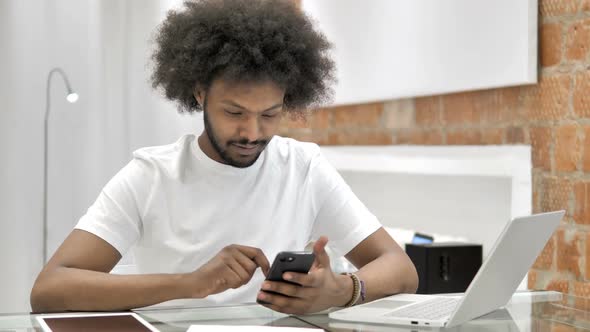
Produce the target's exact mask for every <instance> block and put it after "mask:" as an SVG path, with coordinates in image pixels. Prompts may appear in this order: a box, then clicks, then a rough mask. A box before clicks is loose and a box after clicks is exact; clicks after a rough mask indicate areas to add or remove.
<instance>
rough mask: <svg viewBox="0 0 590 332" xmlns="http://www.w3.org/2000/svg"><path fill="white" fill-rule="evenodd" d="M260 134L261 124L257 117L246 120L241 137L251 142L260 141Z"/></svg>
mask: <svg viewBox="0 0 590 332" xmlns="http://www.w3.org/2000/svg"><path fill="white" fill-rule="evenodd" d="M260 133H261V129H260V122H259V121H258V117H256V116H250V117H248V118H246V119H245V120H244V122H243V123H242V125H241V127H240V137H244V138H247V139H248V141H249V142H253V141H256V140H258V139H259V138H260Z"/></svg>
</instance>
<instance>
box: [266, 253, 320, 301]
mask: <svg viewBox="0 0 590 332" xmlns="http://www.w3.org/2000/svg"><path fill="white" fill-rule="evenodd" d="M314 260H315V255H314V254H313V252H309V251H281V252H279V253H278V254H277V256H276V257H275V260H274V261H273V262H272V265H271V266H270V271H268V275H267V276H266V280H270V281H282V282H287V283H290V284H294V285H299V284H297V283H295V282H291V281H287V280H284V279H283V273H285V272H298V273H308V272H309V269H311V265H312V264H313V261H314ZM265 292H267V293H274V292H272V291H265ZM256 302H258V303H260V304H267V302H264V301H261V300H258V299H256Z"/></svg>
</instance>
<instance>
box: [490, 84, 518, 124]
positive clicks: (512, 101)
mask: <svg viewBox="0 0 590 332" xmlns="http://www.w3.org/2000/svg"><path fill="white" fill-rule="evenodd" d="M494 91H496V93H498V95H499V99H498V100H499V106H498V110H499V111H500V112H501V113H502V115H501V120H502V121H504V122H508V123H513V122H515V121H519V120H521V119H522V114H520V109H521V107H520V102H521V98H520V96H521V87H518V86H517V87H509V88H503V89H495V90H494Z"/></svg>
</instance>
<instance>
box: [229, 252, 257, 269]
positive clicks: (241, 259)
mask: <svg viewBox="0 0 590 332" xmlns="http://www.w3.org/2000/svg"><path fill="white" fill-rule="evenodd" d="M234 258H235V259H236V261H237V262H238V263H239V264H240V265H242V267H243V268H244V269H245V270H246V271H248V273H249V274H250V275H253V274H254V271H256V268H257V267H258V264H256V262H255V261H253V260H252V259H250V257H248V256H246V255H245V254H244V253H243V252H241V251H239V250H236V253H235V255H234Z"/></svg>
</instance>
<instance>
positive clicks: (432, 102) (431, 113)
mask: <svg viewBox="0 0 590 332" xmlns="http://www.w3.org/2000/svg"><path fill="white" fill-rule="evenodd" d="M414 105H415V112H416V125H418V126H440V125H441V114H440V113H441V112H440V97H419V98H416V99H415V100H414Z"/></svg>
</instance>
